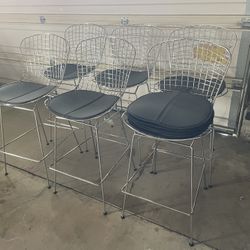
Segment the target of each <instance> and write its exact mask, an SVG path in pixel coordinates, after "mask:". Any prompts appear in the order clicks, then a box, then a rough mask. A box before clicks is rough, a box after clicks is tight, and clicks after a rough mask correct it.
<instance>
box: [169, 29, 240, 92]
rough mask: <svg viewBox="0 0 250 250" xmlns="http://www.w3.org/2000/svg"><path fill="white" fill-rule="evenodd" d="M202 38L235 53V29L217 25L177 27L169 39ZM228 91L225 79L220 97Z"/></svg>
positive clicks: (220, 90)
mask: <svg viewBox="0 0 250 250" xmlns="http://www.w3.org/2000/svg"><path fill="white" fill-rule="evenodd" d="M182 38H190V39H200V40H204V41H209V42H212V43H216V44H218V45H221V46H223V47H226V48H227V49H228V50H229V51H230V52H231V54H233V52H234V49H235V46H236V44H237V35H236V33H235V32H234V31H233V30H230V29H227V28H224V27H220V26H215V25H205V24H202V25H193V26H184V27H181V28H179V29H175V30H174V31H173V32H172V33H170V36H169V39H170V40H174V39H182ZM226 93H227V87H226V82H225V80H224V81H223V83H222V84H221V87H220V89H219V93H218V97H219V96H222V95H224V94H226Z"/></svg>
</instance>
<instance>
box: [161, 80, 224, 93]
mask: <svg viewBox="0 0 250 250" xmlns="http://www.w3.org/2000/svg"><path fill="white" fill-rule="evenodd" d="M217 81H218V80H214V81H213V80H212V81H211V83H210V82H209V83H207V84H211V88H210V89H211V90H213V86H214V85H215V84H216V82H217ZM159 84H160V89H161V90H162V91H164V90H179V91H186V92H192V93H198V94H199V93H201V90H199V89H197V88H198V85H199V84H200V87H199V88H202V87H203V85H204V84H205V81H204V80H201V79H198V78H194V77H191V76H168V77H166V78H165V79H163V80H161V81H160V82H159ZM216 87H217V86H216ZM206 88H207V86H206V85H205V89H206ZM217 88H218V87H217ZM225 89H226V82H225V81H224V80H223V81H222V84H221V86H220V88H219V91H218V95H220V94H222V92H223V91H224V90H225ZM214 93H216V90H215V92H214ZM208 95H209V94H208Z"/></svg>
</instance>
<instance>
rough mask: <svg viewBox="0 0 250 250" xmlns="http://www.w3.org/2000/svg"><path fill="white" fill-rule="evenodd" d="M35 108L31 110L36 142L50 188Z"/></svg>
mask: <svg viewBox="0 0 250 250" xmlns="http://www.w3.org/2000/svg"><path fill="white" fill-rule="evenodd" d="M36 110H37V109H34V110H33V114H34V119H35V125H36V132H37V137H38V142H39V146H40V151H41V155H42V158H43V165H44V169H45V173H46V177H47V181H48V188H50V181H49V174H48V168H47V164H46V160H45V159H44V151H43V146H42V141H41V134H40V130H39V124H38V120H37V115H36Z"/></svg>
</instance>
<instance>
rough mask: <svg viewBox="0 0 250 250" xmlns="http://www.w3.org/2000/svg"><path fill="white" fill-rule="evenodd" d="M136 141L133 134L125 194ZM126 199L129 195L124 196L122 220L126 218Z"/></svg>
mask: <svg viewBox="0 0 250 250" xmlns="http://www.w3.org/2000/svg"><path fill="white" fill-rule="evenodd" d="M134 139H135V133H133V136H132V140H131V144H130V154H129V160H128V173H127V179H126V187H125V192H126V191H127V189H128V182H129V176H130V168H131V162H132V155H133V146H134ZM126 198H127V195H126V194H124V196H123V204H122V214H121V218H122V219H124V218H125V216H124V210H125V204H126Z"/></svg>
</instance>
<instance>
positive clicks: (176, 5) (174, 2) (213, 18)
mask: <svg viewBox="0 0 250 250" xmlns="http://www.w3.org/2000/svg"><path fill="white" fill-rule="evenodd" d="M246 5H247V3H246V1H233V0H170V1H169V0H155V1H153V0H135V1H132V0H127V1H126V0H91V1H89V0H85V1H84V0H71V1H66V0H43V1H38V0H23V1H22V2H20V1H18V0H0V32H1V36H0V78H2V79H7V80H8V79H18V78H19V77H20V72H21V63H22V58H21V57H20V55H19V50H18V46H19V44H20V42H21V40H22V38H23V37H25V36H28V35H31V34H34V33H39V32H54V33H57V34H59V35H63V31H64V29H65V28H66V27H67V26H68V25H70V24H73V23H84V22H94V23H99V24H104V25H117V24H119V23H120V18H121V17H122V16H127V17H128V19H129V22H130V23H145V24H153V25H158V26H160V27H162V28H165V29H167V28H166V27H167V26H169V25H177V26H179V25H184V24H199V23H208V24H216V25H221V26H226V27H229V28H232V29H235V30H236V31H237V32H238V35H239V38H240V37H241V30H240V29H239V27H240V20H241V18H242V17H243V16H244V15H245V10H246ZM41 16H43V17H45V23H44V24H41V23H40V17H41ZM237 51H238V48H237V49H236V54H235V55H234V62H233V64H232V67H231V71H230V72H231V73H230V74H231V75H234V74H235V68H236V64H237V63H236V62H237Z"/></svg>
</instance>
